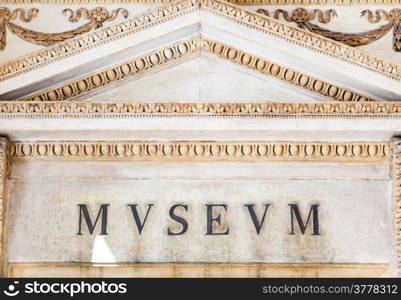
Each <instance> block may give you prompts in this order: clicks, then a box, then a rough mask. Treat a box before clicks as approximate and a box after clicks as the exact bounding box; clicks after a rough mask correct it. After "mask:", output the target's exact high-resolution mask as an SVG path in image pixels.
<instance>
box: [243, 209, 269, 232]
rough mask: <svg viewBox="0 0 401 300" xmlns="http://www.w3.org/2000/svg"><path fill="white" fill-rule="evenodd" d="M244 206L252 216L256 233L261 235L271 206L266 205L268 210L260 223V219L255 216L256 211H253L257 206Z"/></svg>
mask: <svg viewBox="0 0 401 300" xmlns="http://www.w3.org/2000/svg"><path fill="white" fill-rule="evenodd" d="M244 206H246V207H247V208H248V211H249V214H250V215H251V218H252V221H253V225H254V226H255V229H256V233H257V234H259V233H260V230H261V229H262V226H263V222H264V221H265V217H266V213H267V209H268V208H269V206H270V204H265V206H266V208H265V211H264V213H263V217H262V221H260V222H259V220H258V217H257V216H256V214H255V210H254V209H253V207H254V206H255V205H254V204H244Z"/></svg>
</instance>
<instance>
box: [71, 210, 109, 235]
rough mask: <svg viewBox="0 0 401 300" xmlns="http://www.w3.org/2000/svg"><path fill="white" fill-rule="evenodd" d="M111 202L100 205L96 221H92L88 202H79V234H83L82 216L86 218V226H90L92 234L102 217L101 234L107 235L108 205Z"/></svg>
mask: <svg viewBox="0 0 401 300" xmlns="http://www.w3.org/2000/svg"><path fill="white" fill-rule="evenodd" d="M108 206H109V204H102V205H100V209H99V212H98V213H97V216H96V220H95V222H92V220H91V218H90V216H89V212H88V208H87V207H86V204H78V207H79V225H78V228H79V229H78V233H77V235H82V221H83V220H82V216H83V219H85V223H86V226H87V227H88V230H89V233H90V234H92V233H93V231H94V230H95V227H96V225H97V223H98V221H99V218H100V216H102V217H101V227H100V235H107V207H108Z"/></svg>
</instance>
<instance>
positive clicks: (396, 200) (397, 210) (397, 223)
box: [392, 137, 401, 277]
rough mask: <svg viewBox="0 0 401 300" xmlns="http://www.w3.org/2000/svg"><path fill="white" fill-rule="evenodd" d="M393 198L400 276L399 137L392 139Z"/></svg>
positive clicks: (400, 159)
mask: <svg viewBox="0 0 401 300" xmlns="http://www.w3.org/2000/svg"><path fill="white" fill-rule="evenodd" d="M392 169H393V182H394V183H393V198H394V219H395V220H394V223H395V246H396V259H397V276H398V277H401V138H399V137H397V138H394V139H393V163H392Z"/></svg>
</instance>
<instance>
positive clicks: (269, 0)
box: [0, 0, 401, 5]
mask: <svg viewBox="0 0 401 300" xmlns="http://www.w3.org/2000/svg"><path fill="white" fill-rule="evenodd" d="M165 2H171V0H0V4H135V3H142V4H143V3H145V4H153V3H165ZM227 2H231V3H235V4H244V5H254V4H270V5H297V4H301V3H300V0H227ZM302 4H303V5H325V4H335V5H375V4H376V5H380V4H401V0H302Z"/></svg>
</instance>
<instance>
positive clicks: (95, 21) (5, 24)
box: [0, 7, 128, 51]
mask: <svg viewBox="0 0 401 300" xmlns="http://www.w3.org/2000/svg"><path fill="white" fill-rule="evenodd" d="M38 13H39V9H37V8H31V9H29V10H28V11H27V12H25V10H24V9H22V8H17V9H15V10H13V11H11V10H9V9H8V8H6V7H0V51H1V50H3V49H4V48H5V47H6V28H8V29H9V30H10V31H11V32H12V33H14V34H15V35H17V36H19V37H20V38H21V39H23V40H24V41H27V42H31V43H34V44H37V45H42V46H50V45H53V44H56V43H59V42H62V41H65V40H68V39H71V38H74V37H76V36H79V35H82V34H84V33H87V32H89V31H91V30H93V29H97V28H100V27H102V26H103V23H104V22H107V21H113V20H114V19H115V18H117V16H118V14H120V13H121V14H122V15H123V16H124V17H125V18H127V17H128V11H127V10H126V9H122V8H118V9H115V10H113V11H112V12H109V11H108V10H107V9H106V8H104V7H95V8H93V9H91V10H88V9H86V8H79V9H77V10H76V11H75V12H74V11H73V10H71V9H68V8H67V9H64V10H63V13H65V14H67V13H68V14H70V16H69V21H70V22H78V21H79V20H80V19H81V18H82V17H83V18H86V19H88V20H89V22H88V23H86V24H84V25H82V26H79V27H78V28H76V29H73V30H69V31H64V32H60V33H44V32H38V31H33V30H30V29H27V28H24V27H21V26H19V25H16V24H14V23H12V22H11V21H12V20H14V19H15V18H16V17H17V16H18V14H19V16H20V20H22V21H24V22H30V21H31V20H32V19H33V18H34V17H35V16H37V14H38ZM25 14H26V15H27V16H25Z"/></svg>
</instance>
